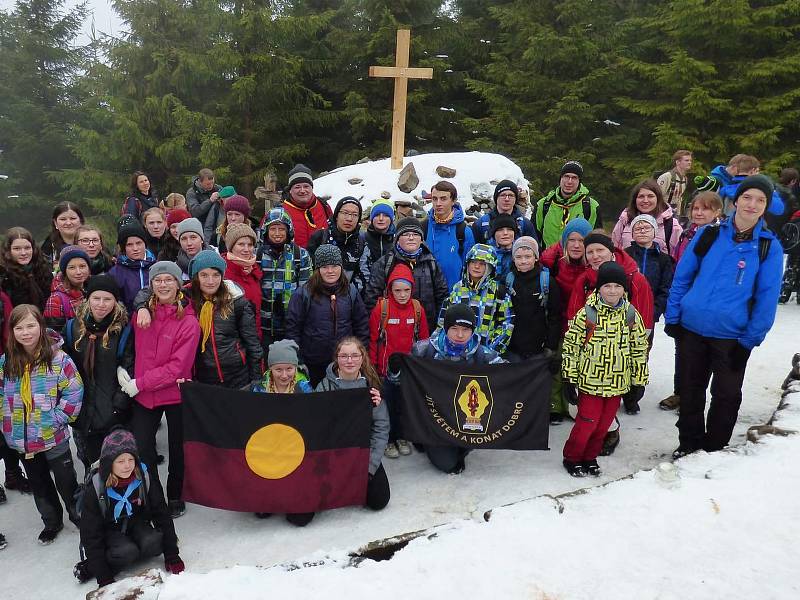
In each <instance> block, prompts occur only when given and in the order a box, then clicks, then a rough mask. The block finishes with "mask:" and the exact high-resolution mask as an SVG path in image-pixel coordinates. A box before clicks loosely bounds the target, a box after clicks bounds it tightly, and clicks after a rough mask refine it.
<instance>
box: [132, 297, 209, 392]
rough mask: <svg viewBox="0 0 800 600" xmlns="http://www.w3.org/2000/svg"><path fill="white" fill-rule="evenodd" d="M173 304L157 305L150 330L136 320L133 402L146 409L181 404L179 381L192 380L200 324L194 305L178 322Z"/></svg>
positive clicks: (187, 309)
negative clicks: (138, 325)
mask: <svg viewBox="0 0 800 600" xmlns="http://www.w3.org/2000/svg"><path fill="white" fill-rule="evenodd" d="M176 310H177V309H176V308H175V306H174V305H172V306H165V305H162V304H158V305H156V310H155V315H153V321H152V323H151V324H150V327H148V328H147V329H141V328H139V327H137V325H136V319H133V329H134V334H135V335H134V340H135V342H136V362H135V364H134V375H135V378H136V387H137V388H138V389H139V393H138V394H136V396H135V397H134V399H135V400H136V401H137V402H138V403H139V404H141V405H142V406H144V407H145V408H155V407H156V406H163V405H166V404H180V401H181V392H180V390H179V389H178V384H177V383H175V380H177V379H191V377H192V366H193V365H194V358H195V354H196V353H197V344H198V343H199V341H200V324H199V323H198V322H197V317H195V316H194V310H193V309H192V305H191V303H189V304H187V305H186V307H185V308H184V311H183V318H182V319H178V318H177V315H176V314H175V313H176Z"/></svg>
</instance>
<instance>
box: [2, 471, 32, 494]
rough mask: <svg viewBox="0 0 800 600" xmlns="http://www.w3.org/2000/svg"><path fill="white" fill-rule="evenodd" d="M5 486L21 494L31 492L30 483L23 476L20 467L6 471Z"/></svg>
mask: <svg viewBox="0 0 800 600" xmlns="http://www.w3.org/2000/svg"><path fill="white" fill-rule="evenodd" d="M6 487H7V488H8V489H9V490H17V491H18V492H20V493H21V494H30V493H31V484H30V483H28V480H27V479H26V478H25V475H24V474H23V472H22V469H17V470H16V471H6Z"/></svg>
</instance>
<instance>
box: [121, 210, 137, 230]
mask: <svg viewBox="0 0 800 600" xmlns="http://www.w3.org/2000/svg"><path fill="white" fill-rule="evenodd" d="M129 223H139V219H137V218H136V215H131V214H128V213H125V214H124V215H122V216H121V217H120V218H119V220H118V221H117V231H119V230H120V229H122V228H123V227H124V226H125V225H128V224H129ZM140 224H141V223H140Z"/></svg>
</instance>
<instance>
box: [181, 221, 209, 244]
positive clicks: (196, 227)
mask: <svg viewBox="0 0 800 600" xmlns="http://www.w3.org/2000/svg"><path fill="white" fill-rule="evenodd" d="M190 231H191V232H194V233H196V234H197V235H199V236H200V237H201V238H202V237H203V225H202V223H200V221H199V220H198V219H195V218H194V217H192V218H191V219H184V220H183V221H181V222H180V223H179V224H178V239H179V240H180V239H181V236H182V235H183V234H184V233H189V232H190Z"/></svg>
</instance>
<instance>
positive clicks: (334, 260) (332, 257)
mask: <svg viewBox="0 0 800 600" xmlns="http://www.w3.org/2000/svg"><path fill="white" fill-rule="evenodd" d="M343 264H344V261H343V260H342V251H341V250H339V248H337V247H336V246H334V245H333V244H322V246H320V247H319V248H317V251H316V252H314V268H316V269H321V268H322V267H327V266H328V265H337V266H340V267H341V266H342V265H343Z"/></svg>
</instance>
